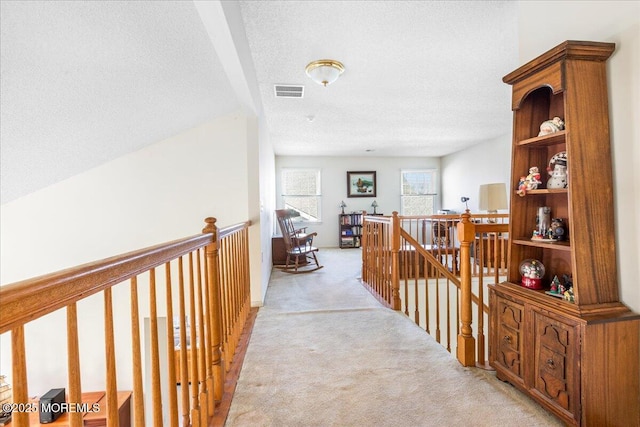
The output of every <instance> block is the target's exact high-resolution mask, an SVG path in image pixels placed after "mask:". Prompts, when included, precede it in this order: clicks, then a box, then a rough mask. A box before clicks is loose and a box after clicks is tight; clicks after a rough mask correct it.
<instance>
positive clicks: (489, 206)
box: [478, 182, 508, 222]
mask: <svg viewBox="0 0 640 427" xmlns="http://www.w3.org/2000/svg"><path fill="white" fill-rule="evenodd" d="M478 208H479V209H480V210H484V211H487V213H489V214H497V213H498V210H500V209H507V208H508V206H507V185H506V184H505V183H502V182H501V183H494V184H482V185H481V186H480V195H479V198H478ZM488 221H489V222H496V220H495V218H492V219H489V220H488Z"/></svg>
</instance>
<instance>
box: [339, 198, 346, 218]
mask: <svg viewBox="0 0 640 427" xmlns="http://www.w3.org/2000/svg"><path fill="white" fill-rule="evenodd" d="M340 207H341V208H342V214H343V215H344V208H346V207H347V204H346V203H345V202H344V200H343V201H341V202H340Z"/></svg>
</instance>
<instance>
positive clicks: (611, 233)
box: [489, 41, 640, 426]
mask: <svg viewBox="0 0 640 427" xmlns="http://www.w3.org/2000/svg"><path fill="white" fill-rule="evenodd" d="M614 49H615V45H614V44H613V43H599V42H582V41H566V42H564V43H562V44H560V45H558V46H556V47H555V48H553V49H551V50H550V51H548V52H546V53H544V54H543V55H541V56H540V57H538V58H536V59H534V60H532V61H530V62H528V63H527V64H525V65H523V66H522V67H520V68H518V69H517V70H515V71H513V72H512V73H510V74H508V75H507V76H505V77H504V78H503V81H504V82H505V83H507V84H509V85H511V86H512V90H513V92H512V95H513V97H512V105H511V107H512V110H513V120H514V121H513V145H512V165H511V167H512V174H511V185H512V188H513V193H512V196H511V207H510V218H509V227H510V229H509V236H510V243H509V261H508V262H509V264H508V277H507V281H506V282H504V283H499V284H496V285H494V286H491V289H490V325H491V327H490V351H489V353H490V354H489V358H490V363H491V365H492V366H493V367H494V368H495V369H496V372H497V375H498V378H500V379H502V380H505V381H508V382H510V383H512V384H513V385H515V386H516V387H518V388H519V389H521V390H522V391H523V392H525V393H527V394H528V395H529V396H531V397H532V398H534V399H535V400H537V401H538V402H539V403H540V404H542V405H543V406H545V407H546V408H547V409H549V410H550V411H552V412H553V413H554V414H555V415H557V416H558V417H559V418H560V419H561V420H562V421H564V422H565V423H567V424H570V425H581V426H592V425H593V426H596V425H597V426H601V425H602V426H604V425H607V426H639V425H640V370H639V365H640V316H639V315H637V314H635V313H633V312H631V311H630V310H629V309H628V308H627V307H626V306H625V305H624V304H622V303H621V302H620V300H619V296H618V275H617V268H616V240H615V227H614V212H613V185H612V164H611V152H610V142H609V116H608V102H607V75H606V61H607V59H608V58H609V57H610V56H611V54H612V53H613V51H614ZM556 116H557V117H560V118H561V119H563V120H564V125H565V129H564V130H560V131H558V132H553V133H550V134H547V135H543V136H538V135H539V131H540V126H541V124H542V123H543V122H545V121H547V120H549V119H551V118H553V117H556ZM563 152H564V153H566V172H567V177H568V178H567V182H568V184H567V188H548V184H549V175H548V174H547V167H548V164H549V161H550V159H552V158H554V156H555V155H556V154H558V153H563ZM531 166H537V167H538V168H539V170H540V172H541V181H542V184H541V185H539V187H538V189H535V190H529V191H526V194H525V195H524V196H519V195H517V194H516V189H517V188H518V184H519V181H520V178H521V176H522V175H527V173H528V170H529V168H530V167H531ZM549 187H550V185H549ZM543 206H544V207H549V208H550V209H551V216H552V217H554V218H556V217H558V218H562V219H564V222H565V223H566V224H565V227H566V230H567V231H568V239H567V240H564V241H555V240H553V238H551V239H535V240H533V239H532V234H533V233H532V232H533V230H534V229H536V220H537V218H536V216H537V214H538V209H539V208H540V207H543ZM526 259H535V260H538V261H540V262H542V264H543V265H544V266H545V270H546V272H545V274H544V276H543V277H542V284H543V285H544V287H545V288H546V289H542V290H536V289H532V287H531V286H529V287H525V286H522V284H521V282H522V281H521V273H520V268H519V267H520V263H521V262H522V261H523V260H526ZM563 275H567V276H571V278H572V282H573V301H571V299H570V295H568V296H567V297H568V298H567V299H564V298H561V297H560V298H559V297H557V296H552V295H549V294H548V293H546V292H545V290H548V289H549V286H550V284H551V281H552V280H553V278H554V277H555V276H557V277H558V278H561V277H563Z"/></svg>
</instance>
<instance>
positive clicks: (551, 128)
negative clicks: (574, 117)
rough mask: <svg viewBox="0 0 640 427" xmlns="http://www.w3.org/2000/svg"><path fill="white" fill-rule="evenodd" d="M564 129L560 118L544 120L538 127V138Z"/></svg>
mask: <svg viewBox="0 0 640 427" xmlns="http://www.w3.org/2000/svg"><path fill="white" fill-rule="evenodd" d="M563 129H564V121H562V119H561V118H560V117H554V118H553V119H551V120H545V121H544V122H542V124H541V125H540V132H539V133H538V136H544V135H549V134H551V133H556V132H559V131H561V130H563Z"/></svg>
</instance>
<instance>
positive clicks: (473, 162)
mask: <svg viewBox="0 0 640 427" xmlns="http://www.w3.org/2000/svg"><path fill="white" fill-rule="evenodd" d="M507 108H508V106H507ZM506 131H508V132H509V133H505V134H504V135H503V136H501V137H500V138H498V139H496V140H494V141H488V142H484V143H481V144H478V145H475V146H473V147H471V148H468V149H466V150H464V151H460V152H458V153H455V154H452V155H449V156H445V157H443V158H442V182H443V183H445V185H444V186H443V192H442V196H443V199H442V205H443V206H444V207H445V208H447V209H451V210H454V211H456V212H463V211H464V209H465V205H464V204H463V203H462V202H461V201H460V197H462V196H466V197H469V201H468V205H469V210H470V211H471V212H473V213H480V211H479V209H478V193H479V190H480V185H482V184H491V183H495V182H503V183H505V184H507V188H508V187H509V185H508V183H509V180H510V176H509V174H510V170H511V133H510V129H506ZM510 193H511V192H510V191H508V190H507V200H509V196H510ZM507 212H508V211H507V210H504V211H500V213H507Z"/></svg>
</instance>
